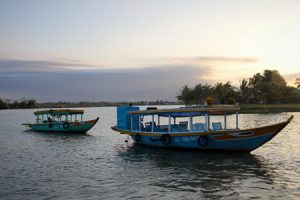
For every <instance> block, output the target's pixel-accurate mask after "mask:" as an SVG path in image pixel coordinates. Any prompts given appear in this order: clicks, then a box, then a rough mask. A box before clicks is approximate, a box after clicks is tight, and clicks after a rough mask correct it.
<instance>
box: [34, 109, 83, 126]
mask: <svg viewBox="0 0 300 200" xmlns="http://www.w3.org/2000/svg"><path fill="white" fill-rule="evenodd" d="M83 113H84V111H83V110H70V109H59V110H52V109H50V110H41V111H36V112H34V115H35V116H36V123H37V124H43V123H52V122H82V121H83Z"/></svg>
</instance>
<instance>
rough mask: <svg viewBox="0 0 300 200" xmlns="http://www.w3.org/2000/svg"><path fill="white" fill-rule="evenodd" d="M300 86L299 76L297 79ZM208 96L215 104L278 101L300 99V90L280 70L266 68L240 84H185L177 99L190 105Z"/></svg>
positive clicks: (291, 101)
mask: <svg viewBox="0 0 300 200" xmlns="http://www.w3.org/2000/svg"><path fill="white" fill-rule="evenodd" d="M295 84H297V86H298V88H300V79H299V78H298V79H296V83H295ZM208 97H212V98H213V102H214V103H216V104H235V103H240V104H251V103H253V104H278V103H300V91H299V90H298V89H297V88H295V87H291V86H288V85H287V83H286V81H285V79H284V78H283V77H282V76H281V75H280V74H279V72H278V71H277V70H264V72H263V73H262V74H261V73H257V74H254V75H253V77H251V78H249V79H245V78H244V79H243V80H242V81H241V82H240V85H239V87H235V86H233V85H232V84H231V82H230V81H228V82H226V83H221V82H219V83H216V84H214V85H210V84H201V83H200V84H198V85H195V86H194V87H189V86H184V87H183V88H182V89H181V90H180V91H179V95H178V96H177V99H178V100H179V101H181V102H182V103H183V104H185V105H187V106H191V105H202V104H204V103H205V100H206V99H207V98H208Z"/></svg>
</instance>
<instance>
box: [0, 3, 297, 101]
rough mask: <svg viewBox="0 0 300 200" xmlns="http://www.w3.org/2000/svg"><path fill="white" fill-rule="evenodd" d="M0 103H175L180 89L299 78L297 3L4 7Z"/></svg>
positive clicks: (0, 19) (1, 5)
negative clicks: (269, 76) (273, 75)
mask: <svg viewBox="0 0 300 200" xmlns="http://www.w3.org/2000/svg"><path fill="white" fill-rule="evenodd" d="M0 29H1V31H0V98H11V99H17V98H22V97H24V98H34V99H36V100H38V101H122V100H126V101H134V100H157V99H161V100H174V99H175V96H176V94H177V92H178V90H179V89H180V88H181V87H182V86H183V85H186V84H188V85H191V86H192V85H194V84H196V83H216V82H218V81H228V80H230V81H232V83H233V84H234V85H236V86H238V85H239V80H241V79H242V78H244V77H245V78H249V77H250V76H252V75H253V74H254V73H257V72H263V70H264V69H276V70H278V71H279V72H280V74H282V75H284V77H285V78H286V79H287V81H288V83H289V84H293V83H294V81H295V79H296V77H300V39H299V38H300V37H299V36H300V1H299V0H282V1H280V0H278V1H277V0H276V1H274V0H252V1H246V0H226V1H221V0H194V1H193V0H185V1H182V0H181V1H179V0H165V1H162V0H160V1H156V0H151V1H146V0H131V1H129V0H107V1H101V0H99V1H91V0H86V1H81V0H78V1H76V0H69V1H67V0H59V1H58V0H57V1H55V0H53V1H50V0H49V1H46V0H42V1H41V0H36V1H33V0H26V1H19V0H18V1H15V0H1V1H0Z"/></svg>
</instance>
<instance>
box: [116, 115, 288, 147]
mask: <svg viewBox="0 0 300 200" xmlns="http://www.w3.org/2000/svg"><path fill="white" fill-rule="evenodd" d="M292 118H293V116H291V117H290V118H289V119H288V120H287V121H285V122H282V123H278V124H273V125H270V126H264V127H259V128H252V129H244V130H238V129H235V130H220V131H208V132H177V133H173V132H170V133H152V132H137V131H129V130H121V129H118V128H117V127H112V128H113V129H114V130H116V131H119V132H120V133H122V134H129V135H130V136H131V137H132V138H133V140H134V141H135V142H136V143H138V144H141V145H147V146H156V147H167V148H184V149H199V150H231V151H232V150H233V151H246V152H250V151H253V150H254V149H257V148H258V147H260V146H262V145H263V144H265V143H266V142H268V141H269V140H271V139H272V138H273V137H275V136H276V135H277V134H278V133H279V132H280V131H281V130H282V129H283V128H284V127H285V126H286V125H287V124H288V123H290V121H291V120H292Z"/></svg>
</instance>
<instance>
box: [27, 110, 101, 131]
mask: <svg viewBox="0 0 300 200" xmlns="http://www.w3.org/2000/svg"><path fill="white" fill-rule="evenodd" d="M83 113H84V111H83V110H71V109H58V110H52V109H50V110H42V111H36V112H34V115H35V116H36V121H35V123H24V124H22V125H25V126H28V127H30V128H31V129H32V130H33V131H39V132H64V133H85V132H87V131H88V130H90V129H91V128H92V127H93V126H94V125H95V124H96V123H97V121H98V120H99V118H97V119H94V120H89V121H83V119H82V117H83Z"/></svg>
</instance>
